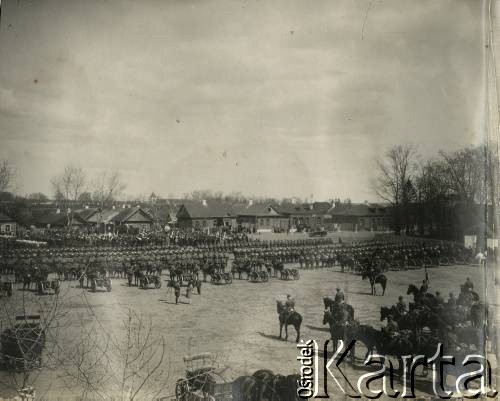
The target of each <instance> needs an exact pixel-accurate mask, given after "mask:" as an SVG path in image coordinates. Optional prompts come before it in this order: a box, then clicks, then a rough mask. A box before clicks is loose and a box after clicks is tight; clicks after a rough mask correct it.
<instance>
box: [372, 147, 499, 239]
mask: <svg viewBox="0 0 500 401" xmlns="http://www.w3.org/2000/svg"><path fill="white" fill-rule="evenodd" d="M376 166H377V168H376V176H375V178H374V180H373V183H372V186H373V190H374V192H375V194H376V195H377V196H378V197H379V198H381V199H382V200H384V201H386V202H388V203H389V204H390V205H391V211H392V224H393V226H394V227H393V228H394V230H395V231H396V233H406V234H418V235H425V234H428V235H430V236H438V237H439V238H450V239H458V238H460V237H461V236H463V235H464V234H467V233H469V232H473V231H474V232H477V231H485V230H487V229H488V224H487V222H489V221H491V222H493V221H494V216H496V204H497V203H498V195H497V188H498V184H499V181H498V156H497V155H496V154H495V152H493V151H492V150H491V149H490V148H489V147H488V146H486V145H480V146H470V147H466V148H462V149H459V150H456V151H452V152H445V151H440V152H438V154H437V155H436V156H435V157H432V158H428V159H423V158H422V157H421V155H420V154H419V152H418V150H417V149H416V148H415V147H413V146H404V145H398V146H394V147H392V148H390V149H388V150H387V151H386V152H385V153H384V154H383V155H382V156H381V157H379V158H377V159H376ZM488 215H489V216H488ZM495 226H496V225H494V224H491V225H490V229H493V227H495ZM490 235H491V233H490Z"/></svg>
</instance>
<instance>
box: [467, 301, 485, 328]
mask: <svg viewBox="0 0 500 401" xmlns="http://www.w3.org/2000/svg"><path fill="white" fill-rule="evenodd" d="M487 315H488V306H487V305H485V304H484V303H482V302H474V303H473V304H472V305H471V307H470V312H469V318H470V321H471V324H472V327H475V328H480V327H483V326H484V324H485V322H486V318H487Z"/></svg>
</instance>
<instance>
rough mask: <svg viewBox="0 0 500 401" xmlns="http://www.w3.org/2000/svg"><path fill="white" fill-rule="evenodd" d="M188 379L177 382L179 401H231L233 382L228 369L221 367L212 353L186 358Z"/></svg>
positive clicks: (177, 398)
mask: <svg viewBox="0 0 500 401" xmlns="http://www.w3.org/2000/svg"><path fill="white" fill-rule="evenodd" d="M184 363H185V365H186V377H185V378H182V379H179V380H177V383H176V386H175V399H176V400H177V401H204V400H213V401H230V400H232V399H233V381H234V377H233V376H232V375H231V372H230V370H229V369H228V368H227V367H220V366H219V365H218V364H217V362H216V361H215V358H214V356H213V355H212V354H211V353H203V354H197V355H193V356H189V357H184Z"/></svg>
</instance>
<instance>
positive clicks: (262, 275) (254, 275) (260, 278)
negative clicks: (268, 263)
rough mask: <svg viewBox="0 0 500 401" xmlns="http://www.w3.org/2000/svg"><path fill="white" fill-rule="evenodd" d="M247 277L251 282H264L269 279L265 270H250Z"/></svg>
mask: <svg viewBox="0 0 500 401" xmlns="http://www.w3.org/2000/svg"><path fill="white" fill-rule="evenodd" d="M248 279H249V280H250V281H251V282H252V283H266V282H268V281H269V274H267V272H266V271H261V272H260V271H256V270H254V271H251V272H250V273H249V274H248Z"/></svg>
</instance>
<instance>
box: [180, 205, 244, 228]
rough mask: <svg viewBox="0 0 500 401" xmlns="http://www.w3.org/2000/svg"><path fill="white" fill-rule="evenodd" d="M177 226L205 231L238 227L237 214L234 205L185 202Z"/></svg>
mask: <svg viewBox="0 0 500 401" xmlns="http://www.w3.org/2000/svg"><path fill="white" fill-rule="evenodd" d="M177 225H178V226H179V227H181V228H193V229H198V230H203V231H210V230H212V229H216V228H221V227H226V228H235V227H236V214H235V211H234V210H233V207H232V205H230V204H227V203H224V202H218V201H206V200H202V201H189V202H184V203H183V204H182V205H181V207H180V208H179V210H178V212H177Z"/></svg>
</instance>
